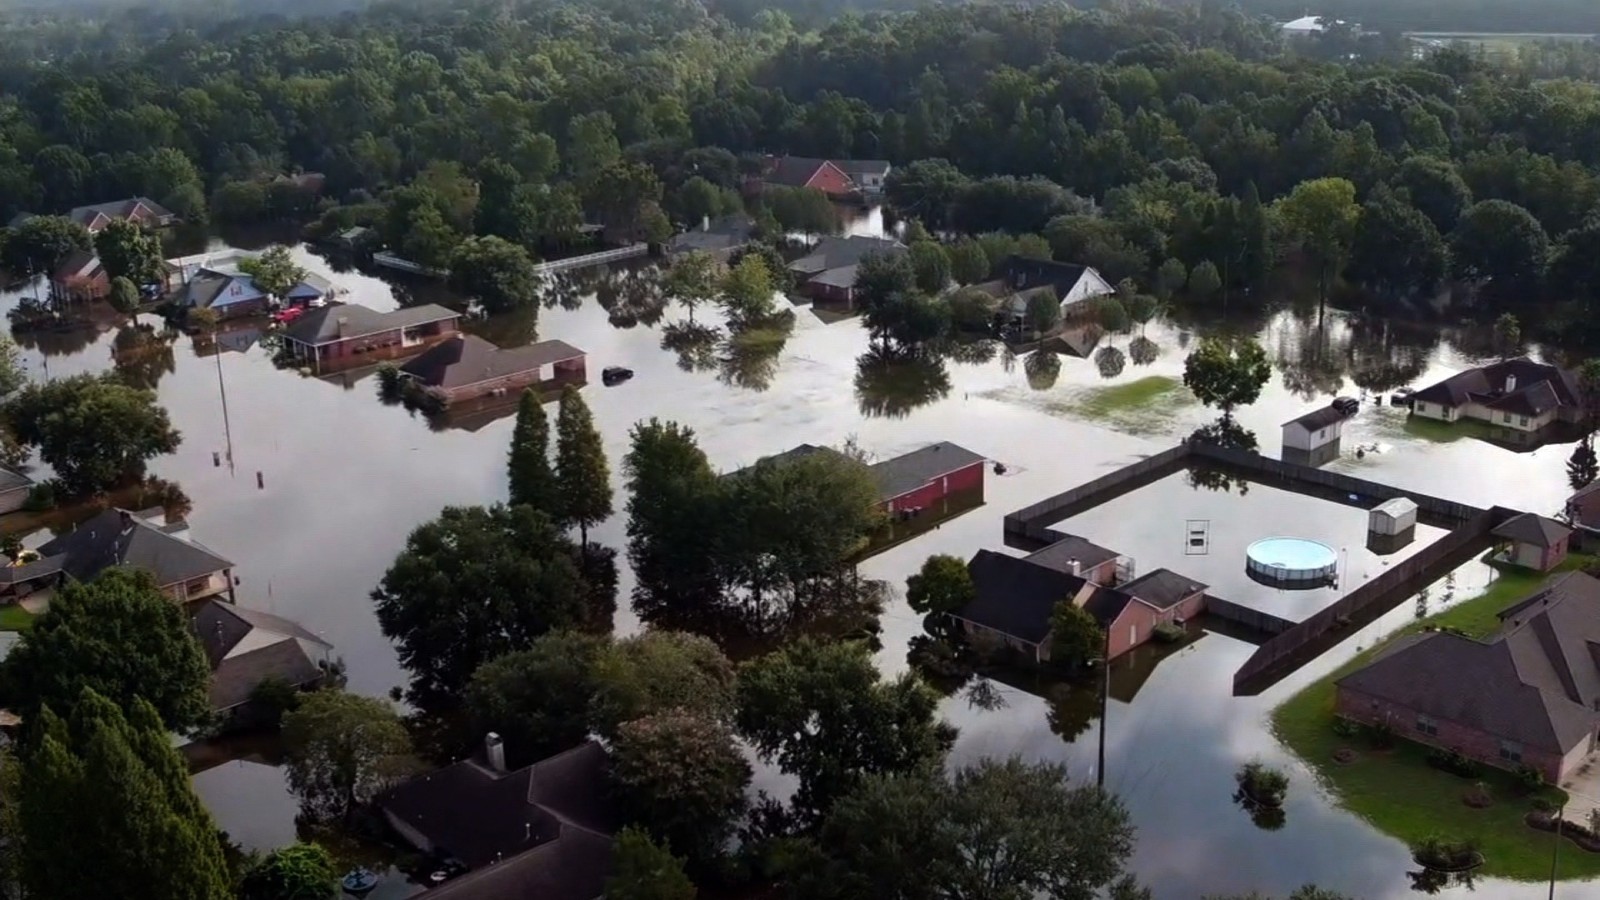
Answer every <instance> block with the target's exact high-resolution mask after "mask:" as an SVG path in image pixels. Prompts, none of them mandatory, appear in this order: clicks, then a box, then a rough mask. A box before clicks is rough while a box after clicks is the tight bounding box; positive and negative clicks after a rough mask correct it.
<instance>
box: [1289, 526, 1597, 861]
mask: <svg viewBox="0 0 1600 900" xmlns="http://www.w3.org/2000/svg"><path fill="white" fill-rule="evenodd" d="M1589 561H1590V558H1588V557H1572V558H1570V559H1569V560H1568V561H1567V563H1566V565H1565V566H1564V567H1563V568H1569V569H1570V568H1577V567H1579V566H1581V565H1583V564H1584V563H1587V562H1589ZM1540 580H1542V577H1541V576H1537V575H1533V574H1529V573H1523V572H1510V571H1507V572H1503V573H1502V574H1501V576H1500V577H1499V578H1497V579H1496V580H1495V581H1494V582H1493V583H1491V584H1490V586H1489V588H1488V589H1487V590H1486V591H1484V593H1482V594H1480V595H1478V596H1477V597H1474V598H1472V599H1471V600H1466V601H1463V602H1461V603H1458V604H1456V605H1455V606H1453V607H1451V608H1450V609H1448V610H1445V611H1444V612H1441V613H1439V614H1437V615H1434V616H1430V617H1429V618H1427V619H1425V620H1423V621H1421V622H1414V623H1412V624H1410V625H1407V626H1406V627H1405V628H1402V629H1400V630H1399V631H1397V632H1396V633H1395V634H1394V635H1391V636H1390V637H1389V638H1388V639H1387V640H1386V641H1384V642H1380V643H1379V644H1378V645H1377V646H1375V647H1373V648H1371V649H1369V650H1367V651H1365V652H1363V653H1361V654H1359V655H1358V656H1357V657H1356V658H1355V659H1353V660H1351V661H1350V662H1349V663H1347V664H1345V665H1344V666H1342V667H1341V668H1339V669H1338V670H1337V671H1335V672H1334V673H1333V674H1331V675H1329V676H1328V677H1326V678H1323V679H1322V680H1320V681H1317V682H1315V683H1313V684H1311V685H1310V686H1308V687H1307V688H1306V689H1305V690H1303V691H1301V692H1300V693H1298V694H1296V695H1295V696H1293V697H1291V698H1289V699H1288V700H1287V701H1285V702H1284V703H1283V704H1282V705H1281V706H1279V707H1278V708H1277V709H1275V710H1273V712H1272V728H1273V732H1274V733H1275V734H1276V735H1277V737H1278V739H1279V740H1280V741H1282V742H1283V743H1284V744H1285V745H1286V746H1288V747H1289V748H1290V749H1291V750H1293V751H1294V752H1295V753H1296V754H1297V755H1298V756H1300V757H1301V758H1302V759H1304V760H1305V761H1306V762H1307V764H1309V765H1310V766H1311V767H1312V769H1314V770H1315V771H1316V773H1317V776H1318V778H1319V780H1320V781H1321V782H1322V784H1323V785H1324V786H1325V787H1326V788H1327V789H1328V791H1329V792H1330V793H1331V794H1332V795H1333V796H1334V798H1335V799H1336V800H1338V801H1339V803H1340V804H1341V805H1343V806H1344V807H1345V808H1346V809H1349V810H1350V811H1351V812H1353V813H1355V814H1356V815H1358V816H1361V817H1362V818H1364V819H1366V820H1367V821H1369V822H1371V823H1372V824H1373V825H1374V826H1376V827H1377V828H1379V829H1380V830H1382V831H1384V832H1385V833H1387V834H1390V835H1393V836H1394V837H1397V838H1399V839H1400V840H1402V841H1405V842H1406V843H1407V844H1411V843H1415V842H1417V841H1419V840H1421V839H1423V838H1425V837H1428V836H1430V835H1442V836H1444V837H1447V838H1456V839H1459V838H1476V839H1477V840H1478V842H1479V843H1480V845H1481V847H1482V850H1483V854H1484V858H1485V863H1484V867H1483V869H1482V874H1484V875H1489V876H1497V877H1502V878H1512V879H1518V880H1523V881H1536V880H1540V879H1545V878H1548V877H1549V876H1550V846H1551V845H1550V842H1551V840H1552V836H1551V835H1549V834H1547V833H1545V832H1541V831H1535V830H1533V829H1532V828H1529V827H1528V826H1527V825H1525V824H1524V823H1523V821H1522V817H1523V815H1524V814H1525V813H1527V812H1528V810H1529V809H1530V808H1531V807H1532V801H1533V799H1534V798H1533V797H1530V796H1527V795H1526V794H1524V793H1523V792H1522V791H1521V790H1520V789H1519V788H1518V787H1517V785H1516V783H1515V781H1514V780H1513V779H1512V778H1511V777H1510V776H1509V775H1506V774H1504V773H1500V772H1498V771H1497V770H1493V769H1488V768H1485V770H1484V773H1483V775H1482V776H1480V777H1481V779H1482V781H1483V782H1484V785H1485V786H1486V787H1487V788H1488V790H1489V794H1490V796H1491V797H1493V798H1494V803H1493V805H1491V806H1489V807H1488V808H1487V809H1472V808H1471V807H1469V806H1467V805H1466V804H1464V803H1462V802H1461V796H1462V793H1463V792H1464V791H1466V790H1467V789H1469V788H1470V787H1472V784H1473V782H1472V781H1470V780H1468V779H1464V778H1459V777H1457V776H1455V775H1450V774H1447V773H1445V772H1441V771H1439V770H1438V769H1435V768H1433V767H1432V766H1429V765H1428V764H1427V760H1426V751H1425V750H1423V749H1422V748H1420V747H1418V746H1416V745H1414V744H1409V743H1406V742H1405V741H1398V742H1396V746H1395V748H1394V749H1393V750H1390V751H1378V750H1376V749H1375V748H1374V747H1373V746H1372V744H1371V743H1370V742H1369V741H1368V740H1367V739H1366V738H1365V737H1363V736H1358V737H1340V736H1339V735H1337V734H1335V733H1334V731H1333V682H1334V681H1335V680H1336V679H1338V678H1339V677H1341V676H1343V675H1344V674H1345V673H1347V672H1350V671H1352V670H1354V669H1356V668H1357V667H1359V666H1361V665H1363V664H1364V663H1365V662H1366V661H1367V660H1368V659H1369V658H1371V656H1372V655H1373V654H1375V653H1376V652H1378V650H1380V649H1382V647H1383V646H1385V644H1387V642H1388V641H1389V640H1393V639H1394V638H1396V637H1399V636H1400V635H1404V634H1410V633H1413V632H1415V631H1418V630H1420V629H1421V628H1422V627H1424V625H1434V626H1440V627H1451V628H1460V629H1462V630H1463V631H1466V632H1467V633H1468V634H1473V635H1484V634H1487V633H1489V632H1491V631H1493V630H1494V628H1495V627H1496V625H1498V621H1497V620H1496V618H1495V613H1497V612H1499V611H1500V610H1501V609H1504V608H1505V607H1506V606H1507V605H1509V604H1510V602H1511V601H1513V600H1515V599H1517V598H1518V597H1520V596H1521V595H1522V594H1524V593H1526V592H1527V591H1528V590H1529V589H1530V588H1531V587H1533V586H1534V585H1536V584H1538V583H1539V581H1540ZM1340 748H1349V749H1351V750H1354V751H1356V754H1357V756H1356V759H1355V761H1354V762H1351V763H1350V764H1348V765H1340V764H1339V763H1336V762H1334V760H1333V754H1334V751H1336V750H1338V749H1340ZM1543 796H1544V797H1545V798H1546V799H1548V800H1551V801H1552V802H1554V803H1557V804H1559V803H1560V802H1561V801H1562V800H1564V799H1565V797H1564V795H1563V794H1562V792H1561V791H1559V790H1557V789H1555V788H1550V789H1547V790H1546V791H1545V792H1544V793H1543ZM1560 860H1561V862H1560V866H1561V868H1560V876H1561V877H1562V878H1592V877H1595V876H1597V875H1600V854H1595V853H1586V852H1584V851H1582V850H1580V849H1578V848H1577V846H1576V845H1574V844H1572V843H1571V842H1566V843H1565V844H1564V845H1563V846H1562V848H1561V855H1560Z"/></svg>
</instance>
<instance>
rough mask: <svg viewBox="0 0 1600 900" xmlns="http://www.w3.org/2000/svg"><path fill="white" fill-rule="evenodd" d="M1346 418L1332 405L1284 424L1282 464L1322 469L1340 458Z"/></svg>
mask: <svg viewBox="0 0 1600 900" xmlns="http://www.w3.org/2000/svg"><path fill="white" fill-rule="evenodd" d="M1344 420H1345V414H1344V413H1342V412H1340V411H1339V410H1338V409H1336V408H1334V407H1333V406H1332V405H1331V404H1330V405H1328V406H1324V407H1321V408H1320V409H1314V410H1312V411H1311V412H1308V413H1306V414H1305V415H1302V416H1298V417H1296V418H1293V419H1290V420H1289V421H1287V422H1285V423H1283V460H1284V462H1294V463H1299V464H1301V465H1306V466H1320V465H1323V464H1324V463H1327V462H1330V461H1332V460H1334V459H1337V458H1338V457H1339V439H1340V438H1341V437H1342V436H1343V432H1344Z"/></svg>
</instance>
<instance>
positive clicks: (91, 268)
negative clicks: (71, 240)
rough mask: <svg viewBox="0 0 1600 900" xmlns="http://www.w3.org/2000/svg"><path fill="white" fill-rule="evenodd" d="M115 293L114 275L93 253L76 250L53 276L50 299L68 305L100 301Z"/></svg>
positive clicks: (51, 278) (64, 260) (51, 275)
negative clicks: (113, 291)
mask: <svg viewBox="0 0 1600 900" xmlns="http://www.w3.org/2000/svg"><path fill="white" fill-rule="evenodd" d="M110 293H111V276H110V275H108V274H107V273H106V269H105V266H102V265H101V264H100V257H99V256H96V255H95V254H94V252H93V251H91V250H74V251H72V252H71V253H68V254H67V257H66V259H63V260H62V261H61V265H59V266H56V270H55V271H54V272H51V273H50V296H52V297H54V298H55V299H57V300H61V301H67V302H82V301H87V300H100V299H103V298H105V297H106V296H108V295H110Z"/></svg>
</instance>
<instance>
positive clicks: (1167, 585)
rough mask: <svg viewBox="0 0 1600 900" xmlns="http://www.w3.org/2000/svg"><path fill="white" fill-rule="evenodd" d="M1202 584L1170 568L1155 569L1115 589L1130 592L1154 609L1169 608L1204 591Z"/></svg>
mask: <svg viewBox="0 0 1600 900" xmlns="http://www.w3.org/2000/svg"><path fill="white" fill-rule="evenodd" d="M1206 587H1207V585H1204V584H1202V583H1200V582H1198V581H1195V580H1194V579H1193V578H1190V577H1188V576H1186V575H1179V574H1178V573H1177V572H1174V571H1172V570H1171V569H1155V570H1153V571H1150V572H1146V573H1144V574H1143V575H1141V576H1139V577H1138V578H1135V579H1134V580H1132V581H1130V582H1128V583H1126V584H1120V585H1118V586H1117V590H1119V591H1122V592H1123V593H1125V594H1132V595H1133V596H1134V597H1136V598H1138V599H1139V600H1141V601H1143V602H1145V603H1148V604H1149V605H1151V606H1154V607H1155V608H1156V609H1171V608H1172V607H1174V606H1177V605H1178V604H1179V603H1180V602H1182V601H1183V600H1185V599H1187V598H1189V597H1190V596H1192V595H1194V594H1196V593H1199V592H1201V591H1204V590H1205V589H1206Z"/></svg>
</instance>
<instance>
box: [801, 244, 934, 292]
mask: <svg viewBox="0 0 1600 900" xmlns="http://www.w3.org/2000/svg"><path fill="white" fill-rule="evenodd" d="M905 249H906V247H905V245H904V244H902V243H900V242H899V241H897V240H894V239H892V238H879V237H868V236H866V235H861V234H852V235H849V236H848V237H825V238H823V239H822V240H820V241H818V242H817V245H816V246H815V247H813V248H811V252H810V253H808V254H806V255H805V256H802V257H800V258H799V259H797V260H795V261H794V262H792V263H789V271H791V272H795V273H797V274H799V275H810V276H815V275H819V274H821V273H823V272H826V271H828V270H829V269H842V268H844V267H846V266H854V265H859V264H860V262H861V261H862V260H863V259H865V258H866V257H867V256H868V255H869V254H873V253H902V252H904V251H905ZM854 281H855V279H854V277H852V278H851V283H854Z"/></svg>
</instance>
